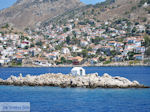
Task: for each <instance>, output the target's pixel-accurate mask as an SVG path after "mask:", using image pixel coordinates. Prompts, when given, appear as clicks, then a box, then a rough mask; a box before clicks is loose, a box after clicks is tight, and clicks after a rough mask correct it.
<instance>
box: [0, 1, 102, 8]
mask: <svg viewBox="0 0 150 112" xmlns="http://www.w3.org/2000/svg"><path fill="white" fill-rule="evenodd" d="M16 1H17V0H0V10H1V9H4V8H7V7H10V6H11V5H13V4H14V3H15V2H16ZM80 1H81V2H83V3H85V4H96V3H98V2H102V1H104V0H80Z"/></svg>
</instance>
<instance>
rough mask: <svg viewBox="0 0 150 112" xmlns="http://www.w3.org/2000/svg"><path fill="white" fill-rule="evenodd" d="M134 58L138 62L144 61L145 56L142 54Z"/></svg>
mask: <svg viewBox="0 0 150 112" xmlns="http://www.w3.org/2000/svg"><path fill="white" fill-rule="evenodd" d="M134 58H135V59H136V60H143V59H144V56H143V55H142V54H137V55H134Z"/></svg>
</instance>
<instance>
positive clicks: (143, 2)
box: [42, 0, 150, 26]
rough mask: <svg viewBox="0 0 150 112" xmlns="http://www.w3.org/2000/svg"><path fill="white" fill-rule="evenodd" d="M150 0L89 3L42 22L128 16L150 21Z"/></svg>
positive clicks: (132, 19)
mask: <svg viewBox="0 0 150 112" xmlns="http://www.w3.org/2000/svg"><path fill="white" fill-rule="evenodd" d="M149 1H150V0H106V1H105V2H102V3H99V4H96V5H87V6H84V7H81V8H78V9H76V10H72V11H70V12H67V13H64V14H63V15H60V16H58V17H56V18H55V19H49V20H47V21H44V22H43V23H42V25H43V26H45V25H47V24H48V23H51V22H53V23H65V22H66V21H67V20H68V19H76V18H78V19H79V20H82V21H84V20H85V19H94V20H96V21H109V20H111V21H112V20H115V19H119V18H127V19H129V20H131V21H134V22H140V23H143V24H145V23H149V22H150V5H149Z"/></svg>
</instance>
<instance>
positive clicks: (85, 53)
mask: <svg viewBox="0 0 150 112" xmlns="http://www.w3.org/2000/svg"><path fill="white" fill-rule="evenodd" d="M82 56H83V57H84V58H86V57H87V56H88V51H87V50H86V49H84V50H82Z"/></svg>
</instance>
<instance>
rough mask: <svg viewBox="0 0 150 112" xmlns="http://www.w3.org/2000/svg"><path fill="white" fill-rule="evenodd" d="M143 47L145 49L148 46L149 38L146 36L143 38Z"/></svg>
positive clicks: (149, 43) (149, 44)
mask: <svg viewBox="0 0 150 112" xmlns="http://www.w3.org/2000/svg"><path fill="white" fill-rule="evenodd" d="M144 46H145V47H148V46H150V36H148V35H145V36H144Z"/></svg>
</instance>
